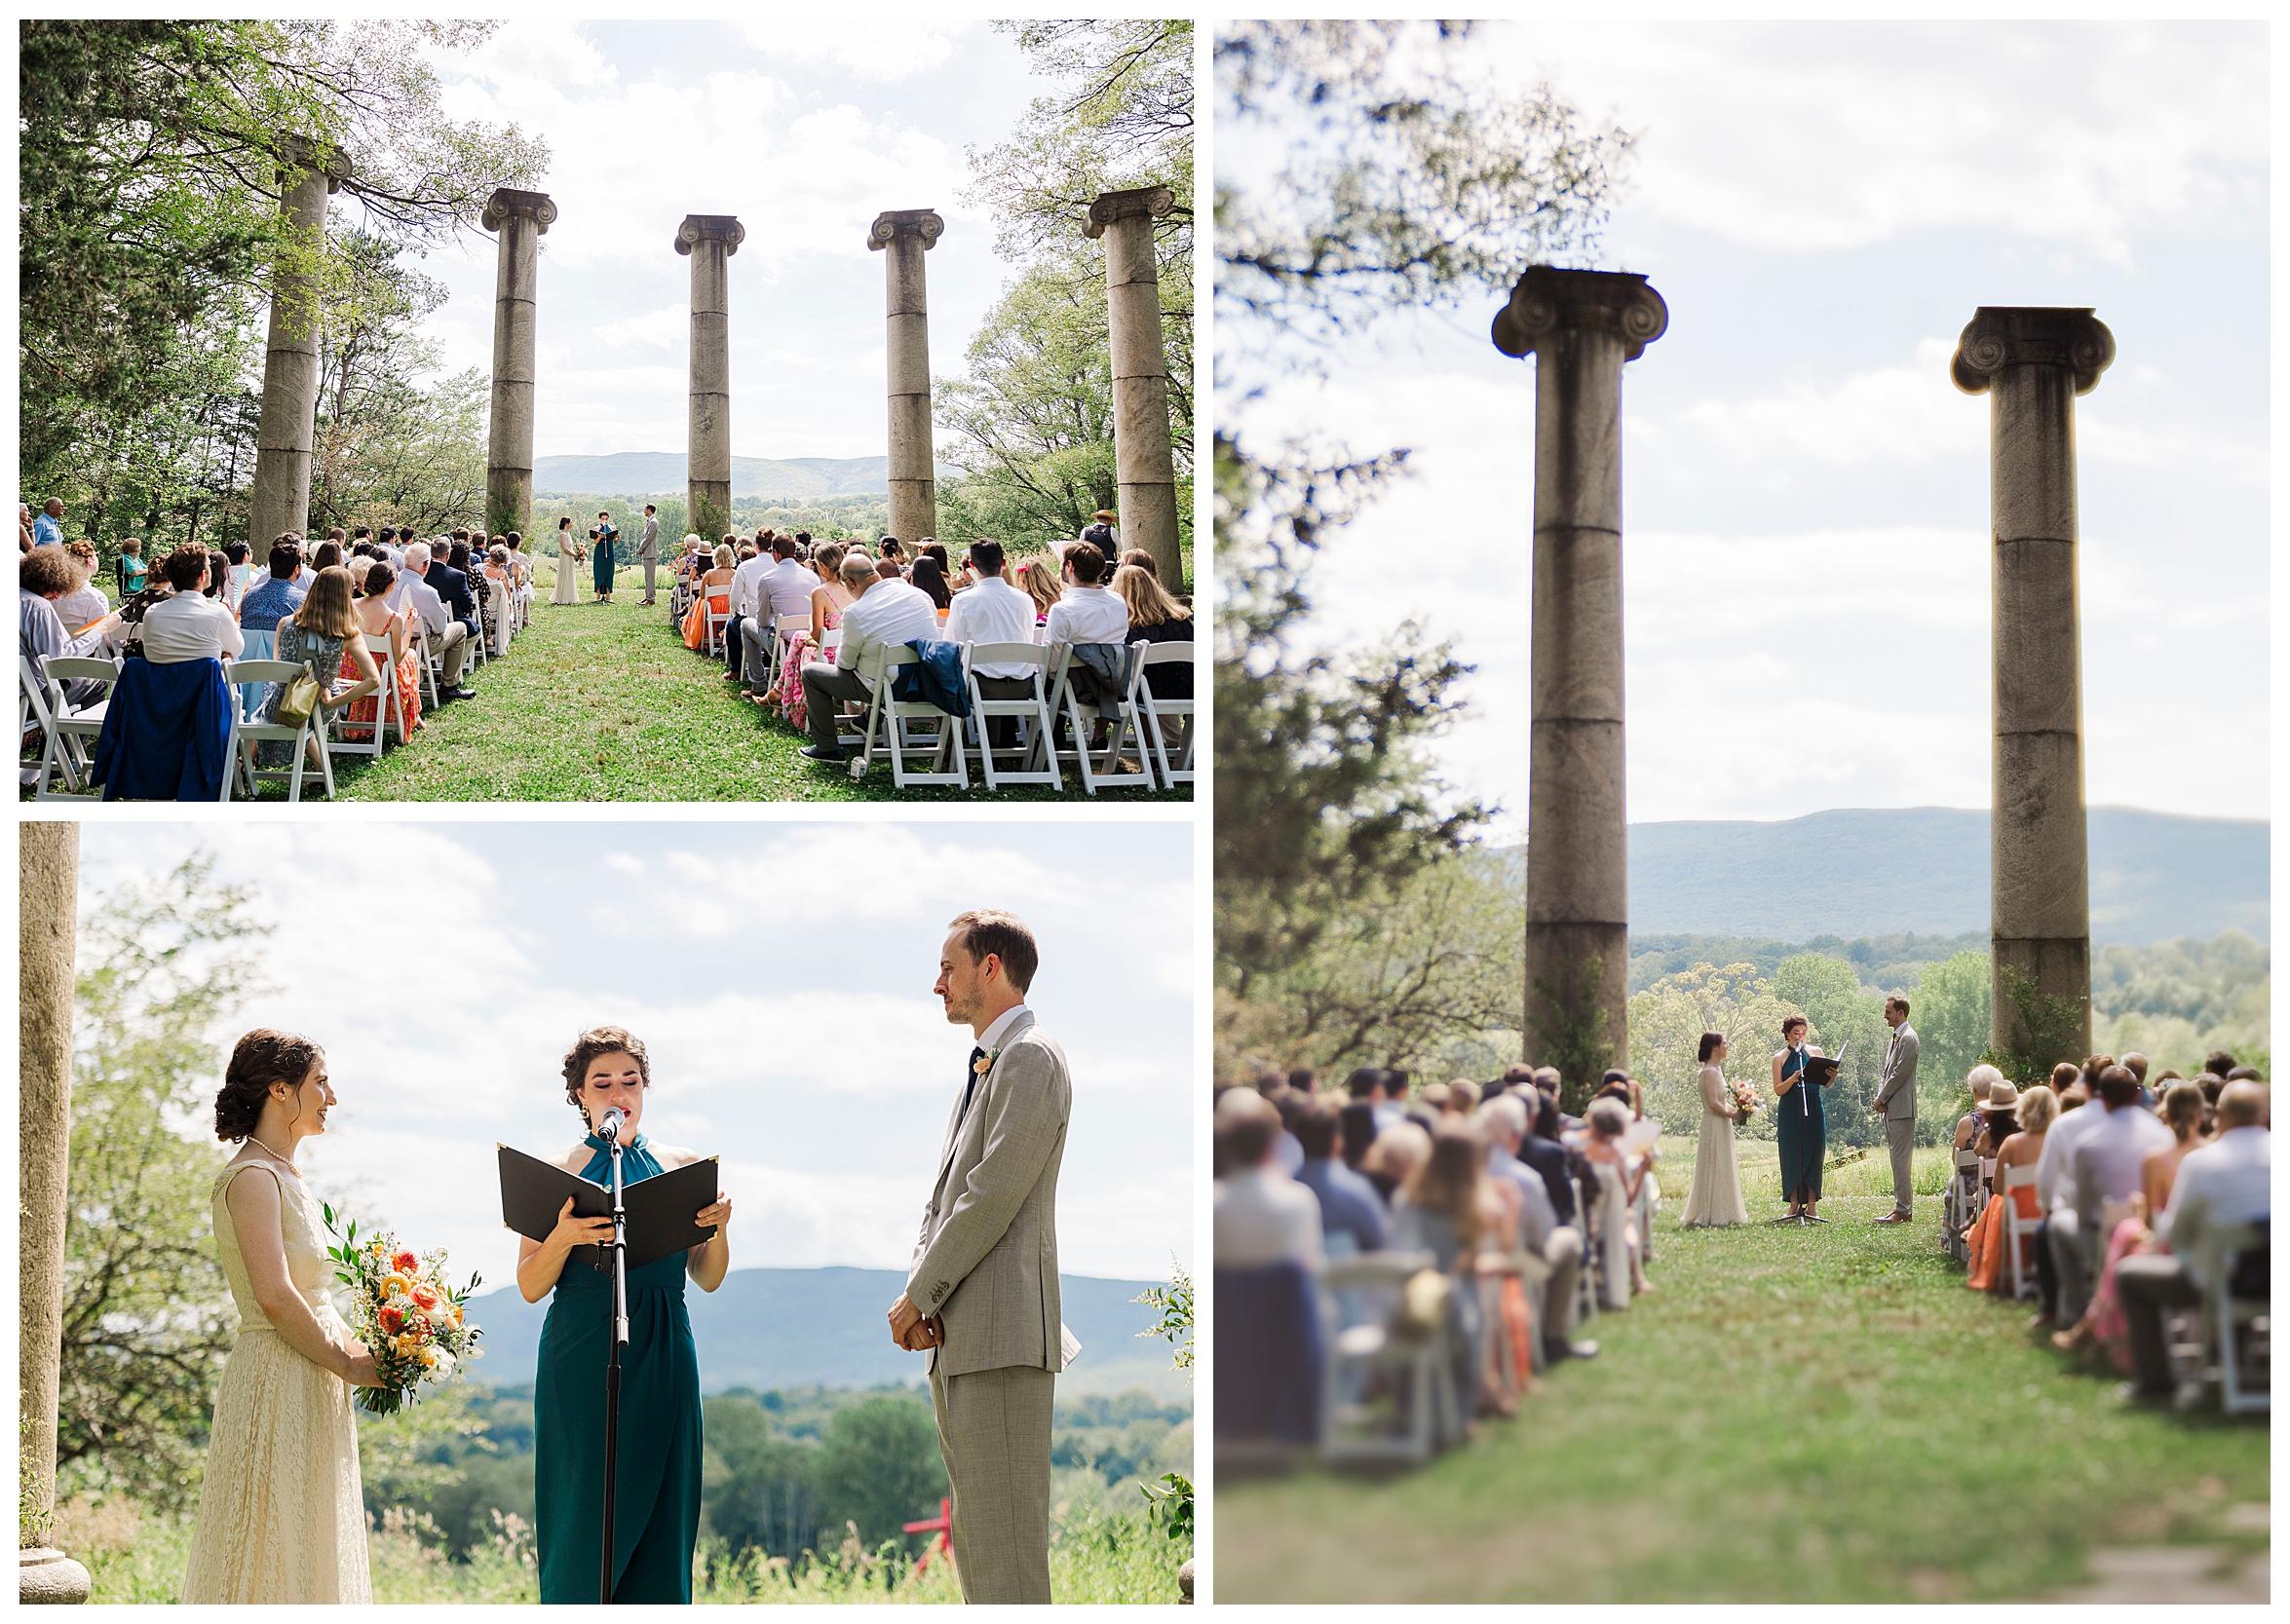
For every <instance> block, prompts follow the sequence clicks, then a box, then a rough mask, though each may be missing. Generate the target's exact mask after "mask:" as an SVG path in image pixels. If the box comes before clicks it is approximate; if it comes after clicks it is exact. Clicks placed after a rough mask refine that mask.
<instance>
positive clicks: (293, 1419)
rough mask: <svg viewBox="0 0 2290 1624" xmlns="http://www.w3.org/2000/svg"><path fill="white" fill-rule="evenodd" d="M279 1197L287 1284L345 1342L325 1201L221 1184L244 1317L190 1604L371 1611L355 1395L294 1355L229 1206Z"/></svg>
mask: <svg viewBox="0 0 2290 1624" xmlns="http://www.w3.org/2000/svg"><path fill="white" fill-rule="evenodd" d="M241 1176H245V1177H248V1178H269V1179H273V1180H276V1181H277V1183H278V1186H279V1206H280V1216H281V1219H282V1221H283V1223H284V1226H285V1230H286V1271H287V1273H288V1275H289V1276H290V1277H291V1278H292V1280H293V1282H294V1285H295V1289H297V1290H298V1291H300V1292H301V1293H302V1296H303V1298H304V1299H305V1300H306V1301H307V1302H308V1303H310V1305H311V1307H312V1308H313V1309H314V1310H316V1312H317V1314H318V1318H319V1323H320V1324H322V1325H324V1327H325V1328H326V1329H327V1330H328V1331H329V1332H330V1333H332V1334H333V1336H334V1337H335V1338H336V1340H337V1341H344V1342H347V1341H352V1340H353V1339H352V1338H351V1335H350V1329H349V1327H348V1326H346V1325H344V1324H343V1323H342V1319H341V1316H340V1315H338V1314H337V1313H335V1311H334V1307H333V1304H332V1303H329V1302H328V1301H327V1299H326V1290H325V1288H326V1286H327V1284H328V1283H329V1282H330V1281H331V1280H332V1278H333V1267H332V1265H331V1263H330V1261H329V1260H328V1259H327V1257H326V1243H325V1227H324V1220H323V1218H322V1216H321V1214H320V1212H319V1209H318V1202H317V1201H316V1200H315V1199H314V1198H313V1197H312V1196H311V1193H310V1191H309V1190H307V1189H305V1188H304V1186H303V1183H302V1181H301V1180H300V1179H299V1178H296V1177H295V1176H294V1175H292V1174H291V1173H287V1172H285V1171H283V1170H281V1169H278V1168H274V1167H272V1166H270V1165H268V1164H267V1163H264V1162H260V1161H252V1160H249V1161H244V1162H240V1163H236V1164H234V1165H233V1166H232V1167H231V1168H230V1169H229V1170H227V1171H226V1172H224V1174H223V1175H222V1176H221V1177H220V1178H218V1179H217V1180H215V1182H214V1197H213V1201H214V1238H215V1245H216V1247H217V1249H218V1250H219V1251H220V1252H221V1253H222V1266H223V1272H224V1273H225V1274H226V1275H228V1276H229V1277H230V1282H231V1298H232V1300H233V1301H234V1302H235V1303H237V1305H238V1309H239V1340H238V1341H237V1342H235V1343H234V1344H232V1347H231V1353H230V1358H229V1360H228V1361H227V1362H226V1363H225V1364H224V1366H223V1373H222V1384H221V1386H220V1388H219V1389H218V1390H217V1391H216V1393H215V1396H214V1441H213V1443H212V1445H211V1446H210V1448H209V1449H208V1452H207V1482H206V1486H205V1487H204V1488H203V1489H202V1490H201V1492H200V1495H199V1523H198V1528H197V1530H196V1531H195V1532H194V1533H193V1534H192V1537H191V1564H190V1569H189V1571H188V1572H187V1573H185V1575H184V1577H183V1600H184V1601H185V1602H224V1603H234V1602H235V1603H247V1602H370V1601H372V1600H373V1585H372V1581H371V1580H370V1579H369V1578H368V1576H367V1572H366V1560H365V1500H364V1494H363V1489H362V1487H361V1485H360V1482H359V1477H358V1421H357V1417H356V1416H355V1414H354V1413H353V1411H352V1408H351V1393H350V1384H349V1383H348V1382H346V1381H344V1380H343V1379H341V1378H340V1377H338V1376H336V1375H334V1374H333V1372H331V1371H328V1370H323V1369H321V1368H320V1367H319V1366H317V1365H314V1364H312V1363H311V1362H310V1361H309V1360H307V1359H305V1358H303V1357H302V1355H301V1354H299V1353H296V1352H295V1351H294V1350H293V1349H292V1348H290V1347H288V1346H287V1345H286V1341H285V1340H284V1339H283V1338H281V1337H280V1336H279V1334H278V1333H277V1332H276V1331H274V1330H272V1329H271V1325H270V1321H269V1319H268V1318H267V1317H266V1316H265V1315H264V1313H263V1311H262V1306H261V1304H259V1303H256V1302H255V1301H254V1288H253V1286H252V1284H251V1283H250V1282H249V1281H248V1276H247V1261H246V1259H245V1258H244V1257H243V1256H242V1255H241V1254H240V1251H239V1241H238V1234H237V1231H236V1229H235V1227H233V1225H232V1223H231V1212H230V1208H229V1206H228V1205H226V1204H225V1201H224V1196H225V1193H226V1192H227V1191H228V1190H229V1189H230V1185H231V1180H232V1179H233V1178H236V1177H241Z"/></svg>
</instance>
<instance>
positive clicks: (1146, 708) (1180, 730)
mask: <svg viewBox="0 0 2290 1624" xmlns="http://www.w3.org/2000/svg"><path fill="white" fill-rule="evenodd" d="M1144 650H1145V652H1144V655H1143V656H1142V657H1141V658H1140V659H1139V660H1138V661H1137V663H1138V664H1139V665H1140V666H1142V667H1145V668H1147V669H1148V670H1149V669H1150V668H1151V667H1153V666H1155V665H1183V666H1185V667H1187V668H1188V669H1190V668H1191V666H1192V664H1193V645H1192V644H1190V643H1151V644H1146V645H1144ZM1194 680H1195V682H1196V683H1198V682H1199V680H1200V679H1199V676H1198V675H1196V676H1195V679H1194ZM1137 713H1138V714H1139V715H1140V716H1142V717H1143V718H1144V719H1145V730H1146V732H1147V733H1149V734H1151V735H1152V736H1153V760H1154V764H1155V765H1156V766H1158V767H1159V768H1160V769H1161V781H1162V784H1163V786H1164V788H1166V787H1171V786H1174V785H1176V784H1189V783H1191V782H1192V781H1193V701H1192V700H1191V699H1161V698H1159V697H1157V696H1156V695H1155V694H1154V692H1153V682H1152V679H1151V678H1150V677H1147V678H1146V680H1145V681H1144V682H1143V683H1142V684H1141V685H1140V687H1139V688H1138V691H1137ZM1172 733H1173V734H1175V736H1176V741H1177V745H1176V747H1177V763H1176V765H1175V766H1174V767H1171V766H1170V765H1169V735H1170V734H1172Z"/></svg>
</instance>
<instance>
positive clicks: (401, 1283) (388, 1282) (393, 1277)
mask: <svg viewBox="0 0 2290 1624" xmlns="http://www.w3.org/2000/svg"><path fill="white" fill-rule="evenodd" d="M412 1291H413V1282H412V1281H411V1280H408V1279H407V1278H406V1277H405V1276H404V1275H402V1274H388V1275H385V1276H383V1278H382V1296H384V1297H385V1298H390V1297H406V1296H409V1295H411V1293H412Z"/></svg>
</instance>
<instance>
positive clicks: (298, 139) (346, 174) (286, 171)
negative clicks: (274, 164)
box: [273, 131, 351, 197]
mask: <svg viewBox="0 0 2290 1624" xmlns="http://www.w3.org/2000/svg"><path fill="white" fill-rule="evenodd" d="M273 156H275V157H276V158H277V159H278V161H279V176H280V180H281V182H282V183H284V182H285V181H286V180H287V179H288V178H289V176H290V171H293V170H300V171H302V172H303V173H305V174H322V173H323V174H324V176H325V177H326V194H327V196H329V197H330V196H332V195H333V194H334V193H336V192H339V191H340V190H341V189H342V182H343V181H345V180H348V179H349V178H350V174H351V166H350V155H349V154H348V153H346V152H344V151H343V150H342V149H341V148H340V147H328V148H327V149H326V155H325V162H324V163H323V164H322V163H320V162H319V156H318V146H317V144H316V143H315V142H313V141H312V140H311V139H310V137H308V136H307V135H297V134H295V133H294V132H291V131H281V132H279V140H278V145H277V147H276V148H274V149H273Z"/></svg>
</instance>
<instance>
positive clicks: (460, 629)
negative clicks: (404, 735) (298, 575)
mask: <svg viewBox="0 0 2290 1624" xmlns="http://www.w3.org/2000/svg"><path fill="white" fill-rule="evenodd" d="M434 581H442V582H444V584H445V586H444V587H443V588H440V587H439V586H438V585H434V584H433V582H434ZM447 589H450V590H452V591H454V592H456V593H458V596H456V597H451V598H448V597H447V596H446V595H445V591H446V590H447ZM386 601H387V602H388V603H389V606H390V607H391V608H392V609H393V610H398V611H401V612H410V617H411V618H410V621H409V624H412V625H415V626H417V627H418V628H419V632H420V633H426V634H427V636H428V639H429V646H430V655H431V657H432V658H433V659H436V660H438V661H441V662H442V663H443V666H444V674H443V676H442V677H441V678H440V679H439V687H438V699H439V702H441V703H451V702H453V701H454V700H456V699H475V698H476V697H477V696H476V694H475V692H474V691H473V690H471V689H467V688H464V687H462V686H461V662H462V661H464V660H465V659H467V658H468V656H469V628H468V627H467V625H465V624H464V623H462V621H461V620H460V619H458V618H457V617H456V616H455V615H449V614H447V613H446V608H447V606H448V604H450V605H451V606H452V607H453V608H454V609H455V610H460V609H462V608H464V607H465V606H467V605H468V604H469V601H470V600H469V587H468V585H467V584H466V583H463V582H461V581H460V580H459V579H458V577H456V576H455V575H454V573H453V572H452V571H450V570H448V569H447V568H446V567H445V566H444V565H442V564H439V563H437V562H435V561H434V560H433V559H432V558H431V556H430V548H429V544H428V543H427V542H412V543H409V544H408V545H407V546H406V548H405V567H404V568H403V569H401V570H400V571H399V572H398V579H397V581H395V582H394V583H392V585H391V586H390V595H389V598H388V599H387V600H386ZM285 646H286V645H285V644H284V643H281V645H280V647H281V648H284V647H285ZM279 658H280V659H281V660H284V659H286V656H285V655H284V654H281V655H280V656H279Z"/></svg>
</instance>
